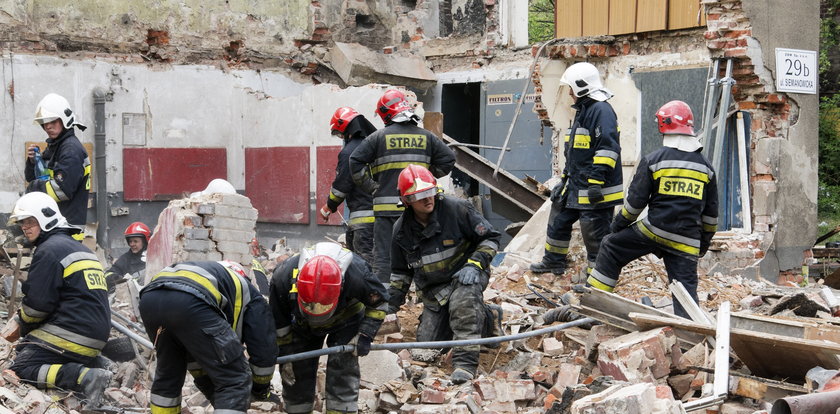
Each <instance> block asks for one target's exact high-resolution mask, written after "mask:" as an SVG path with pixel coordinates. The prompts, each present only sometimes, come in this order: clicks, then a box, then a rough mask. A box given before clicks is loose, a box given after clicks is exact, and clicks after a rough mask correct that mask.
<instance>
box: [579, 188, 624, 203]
mask: <svg viewBox="0 0 840 414" xmlns="http://www.w3.org/2000/svg"><path fill="white" fill-rule="evenodd" d="M622 198H624V193H623V192H621V191H619V192H617V193H612V194H604V199H603V200H601V201H599V203H606V202H608V201H615V200H621V199H622ZM578 203H580V204H589V197H578Z"/></svg>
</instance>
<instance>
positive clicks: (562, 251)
mask: <svg viewBox="0 0 840 414" xmlns="http://www.w3.org/2000/svg"><path fill="white" fill-rule="evenodd" d="M545 250H546V251H547V252H551V253H560V254H569V248H568V247H557V246H552V245H550V244H548V243H546V244H545Z"/></svg>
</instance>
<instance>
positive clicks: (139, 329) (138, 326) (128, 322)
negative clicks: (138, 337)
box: [111, 311, 146, 332]
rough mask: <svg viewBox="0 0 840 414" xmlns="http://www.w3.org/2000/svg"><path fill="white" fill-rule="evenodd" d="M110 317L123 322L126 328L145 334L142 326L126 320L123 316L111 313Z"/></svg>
mask: <svg viewBox="0 0 840 414" xmlns="http://www.w3.org/2000/svg"><path fill="white" fill-rule="evenodd" d="M111 316H116V317H117V318H118V319H120V320H121V321H123V322H125V323H126V324H127V325H128V326H130V327H132V328H134V329H136V330H138V331H140V332H146V328H144V327H143V326H142V325H140V324H139V323H137V322H134V321H132V320H131V319H128V318H126V317H125V316H123V315H122V314H121V313H119V312H115V311H111Z"/></svg>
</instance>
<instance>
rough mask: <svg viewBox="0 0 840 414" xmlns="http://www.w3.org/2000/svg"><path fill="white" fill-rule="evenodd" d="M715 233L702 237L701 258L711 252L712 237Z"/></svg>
mask: <svg viewBox="0 0 840 414" xmlns="http://www.w3.org/2000/svg"><path fill="white" fill-rule="evenodd" d="M714 235H715V234H714V233H706V232H704V233H703V234H701V235H700V257H703V256H705V255H706V252H708V251H709V246H711V245H712V237H713V236H714Z"/></svg>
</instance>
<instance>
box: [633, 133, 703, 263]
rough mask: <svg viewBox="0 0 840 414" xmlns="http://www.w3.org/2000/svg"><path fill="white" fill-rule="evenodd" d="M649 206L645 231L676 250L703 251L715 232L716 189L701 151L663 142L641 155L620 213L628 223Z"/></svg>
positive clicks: (642, 226) (643, 225)
mask: <svg viewBox="0 0 840 414" xmlns="http://www.w3.org/2000/svg"><path fill="white" fill-rule="evenodd" d="M645 206H647V208H648V213H647V217H645V218H644V219H642V220H641V221H640V222H638V224H637V227H636V228H637V229H638V230H639V231H640V232H641V233H642V234H644V235H645V236H647V237H649V238H650V239H652V240H654V241H656V242H657V243H659V244H661V245H663V246H664V247H667V248H670V249H672V250H674V251H677V252H682V253H688V254H690V255H694V256H699V255H701V251H702V252H703V253H705V249H706V248H708V244H709V243H710V242H711V240H712V236H713V235H714V234H715V231H717V217H718V193H717V179H716V177H715V172H714V170H713V169H712V166H711V164H710V163H709V161H708V160H707V159H706V157H704V156H703V154H701V153H700V150H697V151H695V152H685V151H680V150H678V149H676V148H670V147H662V148H660V149H658V150H656V151H654V152H652V153H650V154H648V155H646V156H644V157H643V158H642V160H641V161H640V162H639V166H638V168H636V174H635V175H634V176H633V181H632V182H631V183H630V187H629V188H628V189H627V198H626V199H625V201H624V206H623V207H622V208H621V213H620V214H621V216H622V217H623V218H624V219H626V220H627V223H630V222H632V221H634V220H636V219H637V218H638V217H639V214H641V213H642V210H644V208H645ZM618 219H621V218H618Z"/></svg>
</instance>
